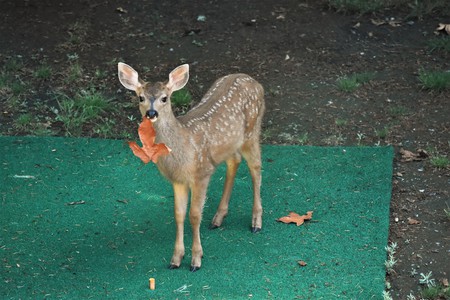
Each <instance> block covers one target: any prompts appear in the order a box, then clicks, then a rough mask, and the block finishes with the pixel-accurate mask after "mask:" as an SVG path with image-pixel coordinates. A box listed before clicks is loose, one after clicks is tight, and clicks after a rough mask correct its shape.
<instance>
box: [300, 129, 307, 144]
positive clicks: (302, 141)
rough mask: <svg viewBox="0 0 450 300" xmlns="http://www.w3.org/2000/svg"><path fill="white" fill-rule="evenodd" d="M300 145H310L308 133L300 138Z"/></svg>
mask: <svg viewBox="0 0 450 300" xmlns="http://www.w3.org/2000/svg"><path fill="white" fill-rule="evenodd" d="M298 143H299V144H300V145H306V144H307V143H308V133H307V132H305V133H304V134H302V135H301V136H299V137H298Z"/></svg>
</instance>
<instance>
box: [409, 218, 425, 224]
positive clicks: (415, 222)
mask: <svg viewBox="0 0 450 300" xmlns="http://www.w3.org/2000/svg"><path fill="white" fill-rule="evenodd" d="M420 223H422V222H420V221H419V220H416V219H413V218H408V225H418V224H420Z"/></svg>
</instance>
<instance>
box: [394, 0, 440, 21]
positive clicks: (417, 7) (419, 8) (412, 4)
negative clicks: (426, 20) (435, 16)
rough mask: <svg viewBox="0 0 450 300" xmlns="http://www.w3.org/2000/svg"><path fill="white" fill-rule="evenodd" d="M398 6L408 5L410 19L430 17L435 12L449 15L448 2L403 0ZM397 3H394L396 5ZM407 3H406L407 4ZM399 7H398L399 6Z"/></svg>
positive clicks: (438, 0)
mask: <svg viewBox="0 0 450 300" xmlns="http://www.w3.org/2000/svg"><path fill="white" fill-rule="evenodd" d="M397 1H398V2H400V3H399V4H398V5H401V4H407V5H408V6H409V8H410V9H411V12H410V13H409V17H414V18H422V17H423V16H425V15H430V14H432V13H433V12H435V11H438V10H439V11H440V12H441V13H442V14H443V15H445V14H447V13H449V7H448V1H447V0H427V1H423V0H403V1H399V0H397ZM395 2H396V1H394V3H395ZM405 2H406V3H405ZM398 5H397V6H398Z"/></svg>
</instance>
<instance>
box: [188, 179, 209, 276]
mask: <svg viewBox="0 0 450 300" xmlns="http://www.w3.org/2000/svg"><path fill="white" fill-rule="evenodd" d="M208 182H209V177H208V178H206V179H203V180H200V181H197V182H195V183H194V184H193V186H192V188H191V192H192V194H191V208H190V211H189V219H190V221H191V226H192V261H191V271H192V272H195V271H197V270H198V269H200V267H201V266H202V257H203V249H202V243H201V241H200V223H201V222H202V213H203V206H204V204H205V198H206V189H207V188H208Z"/></svg>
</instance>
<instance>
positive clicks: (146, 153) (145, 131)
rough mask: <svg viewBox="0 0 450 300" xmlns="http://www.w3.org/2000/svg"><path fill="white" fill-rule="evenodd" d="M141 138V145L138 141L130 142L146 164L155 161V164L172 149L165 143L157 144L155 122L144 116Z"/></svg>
mask: <svg viewBox="0 0 450 300" xmlns="http://www.w3.org/2000/svg"><path fill="white" fill-rule="evenodd" d="M138 134H139V139H140V140H141V142H142V147H140V146H139V145H138V144H137V143H136V142H128V145H129V146H130V148H131V150H132V151H133V154H134V155H136V156H137V157H139V158H140V159H141V160H142V161H143V162H144V164H146V163H148V162H150V161H153V162H154V163H155V164H156V163H157V161H158V157H160V156H161V155H167V154H169V153H170V151H172V150H171V149H170V148H169V147H167V146H166V145H164V144H162V143H161V144H155V138H156V131H155V129H154V128H153V123H152V122H151V121H150V120H149V119H147V118H145V117H144V118H143V120H142V122H141V124H140V125H139V129H138Z"/></svg>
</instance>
